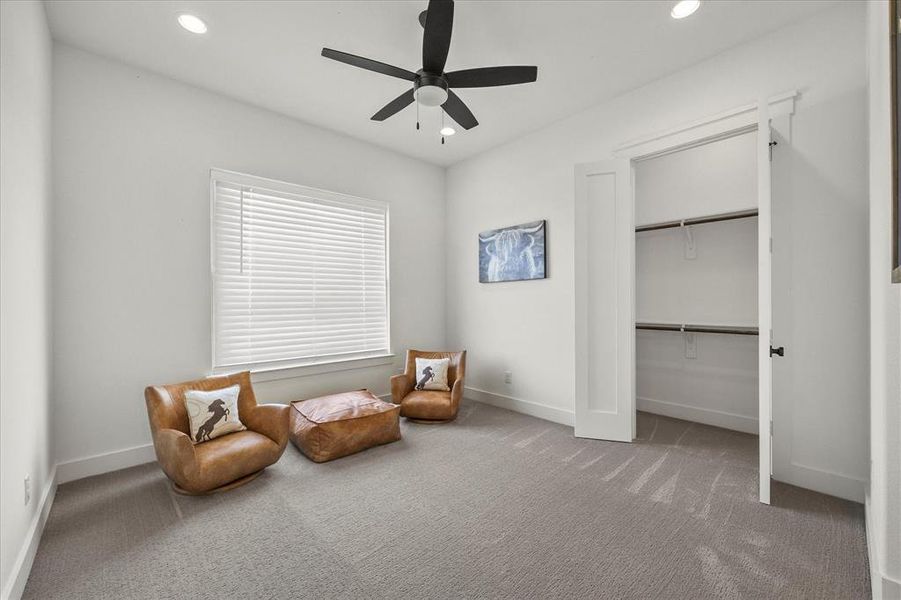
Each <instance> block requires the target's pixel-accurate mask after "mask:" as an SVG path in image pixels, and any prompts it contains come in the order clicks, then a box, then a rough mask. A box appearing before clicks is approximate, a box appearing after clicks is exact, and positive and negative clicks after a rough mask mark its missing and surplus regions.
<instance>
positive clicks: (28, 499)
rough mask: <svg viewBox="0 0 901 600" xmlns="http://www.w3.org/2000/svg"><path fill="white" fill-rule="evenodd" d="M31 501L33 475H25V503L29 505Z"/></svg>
mask: <svg viewBox="0 0 901 600" xmlns="http://www.w3.org/2000/svg"><path fill="white" fill-rule="evenodd" d="M29 502H31V476H30V475H26V476H25V505H26V506H28V503H29Z"/></svg>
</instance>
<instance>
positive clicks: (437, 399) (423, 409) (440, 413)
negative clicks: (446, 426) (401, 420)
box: [400, 390, 456, 421]
mask: <svg viewBox="0 0 901 600" xmlns="http://www.w3.org/2000/svg"><path fill="white" fill-rule="evenodd" d="M400 414H401V416H403V417H407V418H409V419H422V420H434V421H444V420H447V419H453V418H454V416H455V415H456V411H455V410H454V405H453V403H452V402H451V395H450V392H433V391H426V390H420V391H412V392H410V393H409V394H407V395H406V396H404V399H403V400H402V401H401V403H400Z"/></svg>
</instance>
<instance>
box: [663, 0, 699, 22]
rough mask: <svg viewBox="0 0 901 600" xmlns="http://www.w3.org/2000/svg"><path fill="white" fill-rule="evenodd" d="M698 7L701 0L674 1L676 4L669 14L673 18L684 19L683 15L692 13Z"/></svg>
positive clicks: (686, 15)
mask: <svg viewBox="0 0 901 600" xmlns="http://www.w3.org/2000/svg"><path fill="white" fill-rule="evenodd" d="M700 7H701V0H682V1H681V2H676V5H675V6H674V7H673V10H671V11H670V13H669V14H670V15H671V16H672V17H673V18H674V19H684V18H685V17H688V16H691V15H693V14H694V13H695V11H696V10H698V8H700Z"/></svg>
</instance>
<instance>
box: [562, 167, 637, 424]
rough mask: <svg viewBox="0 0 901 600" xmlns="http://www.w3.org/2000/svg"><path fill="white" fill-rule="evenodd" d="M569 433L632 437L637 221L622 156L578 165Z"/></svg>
mask: <svg viewBox="0 0 901 600" xmlns="http://www.w3.org/2000/svg"><path fill="white" fill-rule="evenodd" d="M575 191H576V203H575V290H574V291H575V294H574V297H575V324H576V335H575V342H576V348H575V367H576V368H575V375H576V381H575V434H576V436H577V437H587V438H595V439H604V440H615V441H621V442H631V441H632V440H633V438H634V437H635V318H634V314H633V311H634V300H633V299H634V283H635V277H634V270H635V226H634V214H633V198H632V172H631V164H630V162H629V161H628V160H627V159H617V160H611V161H604V162H598V163H590V164H584V165H577V167H576V190H575Z"/></svg>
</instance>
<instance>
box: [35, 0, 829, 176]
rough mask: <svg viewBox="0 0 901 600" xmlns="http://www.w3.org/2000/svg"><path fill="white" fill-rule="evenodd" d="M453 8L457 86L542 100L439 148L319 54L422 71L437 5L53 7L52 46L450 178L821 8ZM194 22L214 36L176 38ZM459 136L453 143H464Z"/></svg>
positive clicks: (734, 4) (475, 96)
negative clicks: (522, 79) (440, 168)
mask: <svg viewBox="0 0 901 600" xmlns="http://www.w3.org/2000/svg"><path fill="white" fill-rule="evenodd" d="M672 4H673V2H672V1H669V0H660V1H647V2H640V1H603V2H600V1H599V2H589V1H578V2H572V1H565V0H557V1H542V2H538V1H517V2H512V1H488V0H483V1H479V2H475V1H458V2H457V6H456V15H455V22H454V33H453V40H452V42H451V49H450V55H449V58H448V63H447V70H448V71H451V70H458V69H464V68H471V67H480V66H491V65H504V64H527V65H528V64H533V65H538V81H537V82H536V83H533V84H528V85H519V86H512V87H501V88H489V89H465V90H460V91H459V96H460V97H461V98H462V99H463V100H464V101H465V102H466V103H467V104H468V105H469V107H470V109H471V110H472V111H473V113H474V114H475V115H476V118H477V119H478V120H479V122H480V125H479V126H478V127H476V128H474V129H472V130H470V131H461V132H460V133H458V134H457V135H455V136H454V137H452V138H450V139H448V143H447V144H446V145H444V146H442V145H441V144H440V139H439V137H438V134H437V131H438V128H439V123H440V112H439V111H438V109H423V110H422V116H421V120H422V123H423V130H422V131H419V132H417V131H416V130H415V126H414V124H415V106H414V105H411V106H410V107H408V108H406V109H404V110H403V111H401V112H400V113H399V114H397V115H395V116H394V117H392V118H390V119H388V120H387V121H385V122H383V123H377V122H374V121H370V120H369V117H370V116H371V115H372V114H373V113H375V112H376V111H377V110H378V109H379V108H381V107H382V106H383V105H384V104H386V103H387V102H388V101H389V100H392V99H393V98H395V97H396V96H398V95H399V94H400V93H402V92H403V91H404V90H405V89H406V86H408V85H409V84H408V83H406V82H404V81H402V80H400V79H395V78H392V77H386V76H384V75H379V74H376V73H371V72H369V71H364V70H361V69H356V68H354V67H350V66H347V65H344V64H341V63H337V62H334V61H331V60H327V59H325V58H322V57H321V56H320V55H319V53H320V50H321V49H322V47H323V46H327V47H330V48H335V49H337V50H343V51H346V52H350V53H352V54H358V55H361V56H366V57H369V58H373V59H376V60H380V61H382V62H387V63H390V64H394V65H397V66H399V67H404V68H406V69H409V70H411V71H415V70H417V69H418V68H419V67H420V66H421V61H422V55H421V53H422V28H421V27H420V25H419V23H418V21H417V16H418V14H419V12H420V11H421V10H423V9H424V8H425V7H426V5H427V2H425V0H422V1H416V2H397V1H393V2H390V1H378V2H375V1H373V2H368V1H363V0H357V1H341V2H310V1H306V2H268V1H267V2H263V1H258V2H250V1H246V2H236V1H230V2H228V1H226V2H218V1H203V0H176V1H119V2H99V1H85V0H50V1H47V2H46V5H47V14H48V18H49V21H50V28H51V31H52V32H53V35H54V37H55V38H56V39H58V40H60V41H62V42H65V43H68V44H71V45H73V46H78V47H81V48H84V49H87V50H90V51H93V52H96V53H98V54H102V55H106V56H109V57H113V58H116V59H118V60H121V61H124V62H126V63H130V64H134V65H137V66H140V67H144V68H147V69H150V70H152V71H155V72H158V73H161V74H164V75H167V76H170V77H173V78H175V79H178V80H181V81H185V82H189V83H192V84H195V85H198V86H200V87H203V88H206V89H209V90H213V91H216V92H220V93H222V94H225V95H228V96H231V97H233V98H237V99H239V100H243V101H245V102H249V103H251V104H255V105H258V106H261V107H264V108H268V109H271V110H273V111H276V112H279V113H282V114H285V115H288V116H291V117H295V118H297V119H300V120H302V121H306V122H308V123H313V124H316V125H320V126H322V127H326V128H329V129H333V130H337V131H341V132H344V133H346V134H349V135H351V136H354V137H356V138H360V139H363V140H367V141H369V142H373V143H375V144H378V145H381V146H384V147H387V148H391V149H393V150H397V151H399V152H402V153H404V154H407V155H410V156H414V157H417V158H421V159H423V160H426V161H429V162H433V163H436V164H440V165H448V164H452V163H454V162H457V161H459V160H462V159H464V158H467V157H469V156H472V155H474V154H477V153H479V152H482V151H484V150H486V149H488V148H491V147H493V146H496V145H499V144H501V143H504V142H506V141H509V140H511V139H513V138H516V137H518V136H521V135H523V134H526V133H529V132H531V131H534V130H536V129H539V128H541V127H542V126H544V125H547V124H549V123H551V122H553V121H556V120H559V119H561V118H563V117H566V116H569V115H571V114H573V113H576V112H578V111H580V110H584V109H586V108H588V107H590V106H592V105H594V104H597V103H599V102H601V101H603V100H606V99H608V98H612V97H614V96H616V95H618V94H621V93H623V92H626V91H628V90H630V89H634V88H636V87H639V86H641V85H643V84H645V83H648V82H650V81H653V80H654V79H658V78H660V77H662V76H665V75H667V74H669V73H672V72H674V71H677V70H679V69H682V68H684V67H687V66H689V65H691V64H694V63H697V62H699V61H701V60H703V59H705V58H708V57H710V56H713V55H715V54H717V53H719V52H722V51H723V50H725V49H727V48H730V47H732V46H735V45H738V44H741V43H743V42H745V41H748V40H750V39H753V38H755V37H759V36H761V35H763V34H765V33H767V32H769V31H772V30H774V29H778V28H780V27H783V26H785V25H787V24H789V23H791V22H793V21H797V20H799V19H802V18H804V17H807V16H809V15H811V14H813V13H815V12H817V11H819V10H821V9H823V8H825V7H826V6H829V5H830V4H832V2H829V1H826V0H782V1H765V0H763V1H762V0H737V1H731V2H722V1H713V0H705V1H704V2H703V3H702V6H701V9H700V10H699V11H698V12H697V13H695V15H693V16H692V17H689V18H687V19H684V20H681V21H676V20H674V19H672V18H670V16H669V11H670V8H671V6H672ZM182 12H190V13H193V14H196V15H198V16H199V17H201V18H202V19H204V20H205V21H206V22H207V24H208V26H209V32H208V33H207V34H206V35H202V36H198V35H194V34H191V33H188V32H186V31H184V30H183V29H182V28H181V27H179V26H178V25H177V23H176V17H177V15H179V14H181V13H182ZM458 129H459V128H458Z"/></svg>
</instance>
